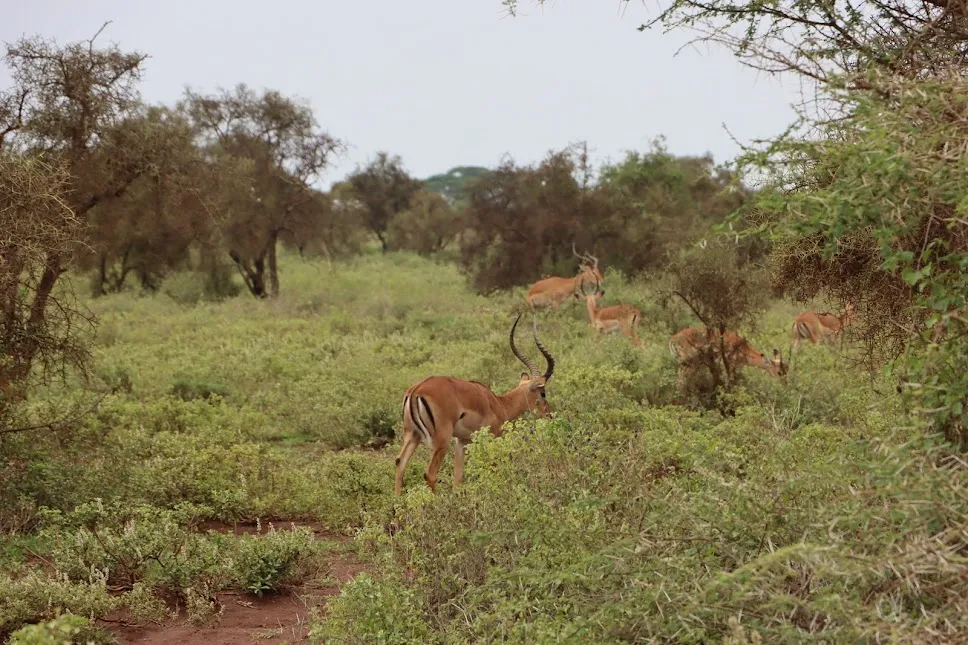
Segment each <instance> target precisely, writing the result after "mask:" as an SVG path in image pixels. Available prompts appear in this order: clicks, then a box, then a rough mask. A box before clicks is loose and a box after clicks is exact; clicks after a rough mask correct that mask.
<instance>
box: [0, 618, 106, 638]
mask: <svg viewBox="0 0 968 645" xmlns="http://www.w3.org/2000/svg"><path fill="white" fill-rule="evenodd" d="M102 636H103V632H100V630H94V629H93V628H92V626H91V621H89V620H88V619H87V618H84V617H83V616H75V615H74V614H63V615H60V616H58V617H56V618H54V619H53V620H48V621H45V622H43V623H38V624H36V625H25V626H23V627H21V628H20V629H18V630H17V631H15V632H14V633H13V634H11V635H10V641H9V642H10V644H11V645H72V643H85V644H88V645H90V644H93V643H99V642H111V640H109V639H102V638H101V637H102Z"/></svg>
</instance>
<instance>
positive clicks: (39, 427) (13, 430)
mask: <svg viewBox="0 0 968 645" xmlns="http://www.w3.org/2000/svg"><path fill="white" fill-rule="evenodd" d="M108 394H110V392H104V393H102V394H101V396H100V397H98V400H97V401H95V402H94V405H92V406H91V407H90V408H88V409H87V410H84V411H83V412H81V413H79V414H76V415H74V416H73V417H68V418H64V419H60V420H58V421H47V422H45V423H38V424H35V425H31V426H22V427H20V428H6V429H4V430H0V435H4V434H14V433H17V432H29V431H31V430H42V429H44V428H49V429H50V430H55V429H56V428H57V427H58V426H62V425H67V424H71V423H74V422H76V421H79V420H80V419H83V418H84V417H86V416H87V415H89V414H90V413H92V412H94V410H95V409H97V406H99V405H101V401H103V400H104V399H105V398H106V397H107V395H108Z"/></svg>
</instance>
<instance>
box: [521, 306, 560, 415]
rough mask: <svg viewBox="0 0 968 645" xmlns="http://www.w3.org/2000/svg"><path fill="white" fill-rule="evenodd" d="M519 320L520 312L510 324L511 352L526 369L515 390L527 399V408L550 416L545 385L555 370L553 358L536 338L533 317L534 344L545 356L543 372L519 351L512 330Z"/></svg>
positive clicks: (536, 326) (536, 327) (535, 325)
mask: <svg viewBox="0 0 968 645" xmlns="http://www.w3.org/2000/svg"><path fill="white" fill-rule="evenodd" d="M519 320H521V314H518V317H517V318H515V319H514V324H513V325H511V336H510V341H511V352H512V353H513V354H514V355H515V356H517V358H518V360H519V361H521V362H522V363H524V365H525V367H527V368H528V371H527V372H525V373H523V374H521V382H520V383H518V387H517V388H515V389H516V390H520V391H521V392H523V393H524V395H525V396H526V397H527V399H528V408H529V409H530V410H534V411H535V412H536V413H537V414H538V416H541V417H550V416H551V404H550V403H548V393H547V392H546V391H545V387H546V386H547V384H548V379H550V378H551V375H552V374H554V371H555V359H554V357H553V356H552V355H551V352H549V351H548V350H547V349H545V346H544V345H542V344H541V341H540V340H538V322H537V319H534V320H533V321H532V322H533V328H534V344H535V345H537V347H538V351H539V352H541V354H542V356H544V357H545V362H546V363H547V368H546V369H545V371H544V374H542V373H541V370H539V369H538V366H537V365H535V364H534V362H533V361H532V360H531V359H529V358H528V357H527V356H525V355H524V354H522V353H521V351H520V350H519V349H518V347H517V345H515V344H514V331H515V329H517V326H518V321H519Z"/></svg>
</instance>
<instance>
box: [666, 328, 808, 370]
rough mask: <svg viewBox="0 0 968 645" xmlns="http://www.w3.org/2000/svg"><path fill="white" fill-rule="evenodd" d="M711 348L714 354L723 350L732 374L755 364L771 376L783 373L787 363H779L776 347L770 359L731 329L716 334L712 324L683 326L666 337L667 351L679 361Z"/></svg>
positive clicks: (690, 358)
mask: <svg viewBox="0 0 968 645" xmlns="http://www.w3.org/2000/svg"><path fill="white" fill-rule="evenodd" d="M707 348H708V349H711V350H712V352H713V354H714V355H716V356H717V357H719V356H721V354H722V353H723V348H725V350H726V352H725V353H726V362H725V363H726V370H727V372H728V373H730V374H732V373H733V372H734V371H735V370H736V369H737V368H740V367H747V366H749V367H758V368H760V369H761V370H763V371H765V372H766V373H767V374H771V375H773V376H785V375H786V373H787V370H788V367H789V366H788V365H787V364H786V363H784V362H783V357H782V356H781V355H780V350H778V349H774V350H773V358H772V359H770V358H767V356H766V354H764V353H763V352H761V351H759V350H757V349H754V348H753V346H752V345H750V344H749V341H747V340H746V339H745V338H743V337H742V336H739V335H737V334H734V333H733V332H730V331H728V332H726V333H725V334H722V335H720V333H719V331H718V330H716V329H713V328H712V327H707V328H705V329H704V328H702V327H687V328H686V329H683V330H682V331H679V332H677V333H676V334H674V335H673V336H672V338H670V339H669V351H670V352H672V356H673V357H674V358H675V359H676V360H677V361H679V363H680V364H684V363H688V362H689V361H691V360H693V359H695V358H696V357H697V356H698V355H699V353H700V352H701V351H703V350H704V349H707Z"/></svg>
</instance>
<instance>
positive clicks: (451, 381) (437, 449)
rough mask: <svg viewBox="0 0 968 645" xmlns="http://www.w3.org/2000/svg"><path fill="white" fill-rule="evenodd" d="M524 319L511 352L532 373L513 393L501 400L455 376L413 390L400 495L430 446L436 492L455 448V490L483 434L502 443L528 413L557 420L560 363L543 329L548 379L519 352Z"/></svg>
mask: <svg viewBox="0 0 968 645" xmlns="http://www.w3.org/2000/svg"><path fill="white" fill-rule="evenodd" d="M520 319H521V314H518V317H517V318H515V320H514V324H513V325H512V326H511V338H510V341H511V352H512V353H513V354H514V355H515V356H516V357H517V358H518V360H520V361H521V362H522V363H524V365H525V366H526V367H527V368H528V372H527V374H522V375H521V382H520V383H518V385H517V387H515V388H514V389H512V390H511V391H510V392H508V393H506V394H502V395H497V394H495V393H494V392H492V391H491V390H490V388H488V387H487V386H486V385H484V384H483V383H480V382H478V381H464V380H461V379H458V378H452V377H449V376H430V377H427V378H425V379H424V380H422V381H420V382H419V383H417V384H416V385H413V386H411V387H410V389H408V390H407V393H406V394H405V395H404V397H403V448H402V449H401V450H400V454H399V455H398V456H397V472H396V484H395V487H394V492H395V493H396V494H397V495H400V494H401V492H402V490H403V473H404V472H405V471H406V469H407V464H408V463H409V462H410V458H411V457H413V452H414V450H416V449H417V446H419V445H420V444H421V443H425V444H427V445H428V446H430V447H431V449H432V450H433V455H432V456H431V458H430V463H429V464H428V465H427V470H426V472H425V473H424V479H425V480H426V482H427V486H429V487H430V490H435V488H436V484H437V470H438V469H439V468H440V464H441V462H442V461H443V460H444V457H445V456H446V454H447V448H448V446H449V445H450V442H451V440H452V439H454V438H456V439H457V445H456V446H455V447H454V486H455V487H456V486H457V485H458V484H460V481H461V479H462V478H463V476H464V446H465V445H466V444H467V443H468V442H470V440H471V436H472V435H473V434H474V432H476V431H477V430H479V429H480V428H484V427H486V428H489V429H490V431H491V433H492V434H493V435H494V436H496V437H499V436H501V433H502V432H503V429H502V426H503V425H504V422H505V421H512V420H514V419H516V418H518V417H519V416H521V415H522V414H524V413H525V412H527V411H528V410H533V411H535V412H537V413H538V415H539V416H542V417H549V416H551V405H550V404H549V403H548V399H547V396H546V393H545V386H546V385H547V383H548V379H550V378H551V375H552V374H553V373H554V371H555V359H554V358H553V357H552V356H551V354H550V353H549V352H548V350H547V349H545V347H544V345H542V344H541V341H540V340H538V328H537V323H534V343H535V345H537V346H538V351H540V352H541V353H542V355H544V357H545V361H546V362H547V369H546V370H545V373H544V374H541V372H540V371H539V370H538V366H537V365H535V364H534V363H533V362H532V361H530V360H529V359H528V358H527V357H526V356H525V355H524V354H522V353H521V352H520V351H518V348H517V346H516V345H515V344H514V330H515V329H516V328H517V326H518V321H519V320H520Z"/></svg>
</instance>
